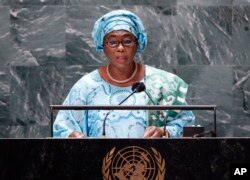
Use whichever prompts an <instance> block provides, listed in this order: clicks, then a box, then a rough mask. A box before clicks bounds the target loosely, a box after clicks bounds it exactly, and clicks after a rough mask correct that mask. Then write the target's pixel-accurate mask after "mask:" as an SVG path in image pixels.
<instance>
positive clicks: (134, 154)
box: [102, 146, 166, 180]
mask: <svg viewBox="0 0 250 180" xmlns="http://www.w3.org/2000/svg"><path fill="white" fill-rule="evenodd" d="M165 171H166V170H165V160H164V158H162V156H161V154H160V153H159V152H158V151H157V150H156V149H154V148H153V147H151V149H149V151H147V150H146V149H143V148H141V147H138V146H129V147H126V148H123V149H121V150H119V151H116V147H114V148H113V149H111V151H109V152H108V153H107V155H106V156H105V157H104V159H103V164H102V173H103V179H104V180H151V179H152V180H164V176H165Z"/></svg>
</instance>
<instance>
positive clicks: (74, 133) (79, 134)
mask: <svg viewBox="0 0 250 180" xmlns="http://www.w3.org/2000/svg"><path fill="white" fill-rule="evenodd" d="M84 137H85V136H84V134H83V133H81V132H78V131H73V132H72V133H70V135H69V138H84Z"/></svg>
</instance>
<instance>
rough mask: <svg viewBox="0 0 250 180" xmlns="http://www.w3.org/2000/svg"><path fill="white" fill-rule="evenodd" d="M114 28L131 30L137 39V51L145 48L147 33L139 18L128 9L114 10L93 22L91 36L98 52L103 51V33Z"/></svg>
mask: <svg viewBox="0 0 250 180" xmlns="http://www.w3.org/2000/svg"><path fill="white" fill-rule="evenodd" d="M115 30H126V31H129V32H131V33H132V34H133V35H134V36H135V37H136V38H137V41H138V46H137V52H142V51H143V50H144V49H145V47H146V45H147V34H146V32H145V28H144V26H143V24H142V22H141V20H140V18H139V17H138V16H137V15H135V14H134V13H132V12H130V11H126V10H115V11H111V12H109V13H107V14H105V15H103V16H102V17H100V18H99V19H98V20H97V21H96V22H95V25H94V29H93V32H92V37H93V39H94V42H95V45H96V50H97V51H98V52H102V51H103V39H104V37H105V35H106V34H107V33H110V32H111V31H115Z"/></svg>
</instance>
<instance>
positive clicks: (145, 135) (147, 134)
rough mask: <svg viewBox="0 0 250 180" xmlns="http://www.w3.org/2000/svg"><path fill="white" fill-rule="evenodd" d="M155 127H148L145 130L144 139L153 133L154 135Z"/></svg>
mask: <svg viewBox="0 0 250 180" xmlns="http://www.w3.org/2000/svg"><path fill="white" fill-rule="evenodd" d="M155 130H156V127H154V126H150V127H148V128H147V129H146V131H145V133H144V136H143V137H144V138H146V137H151V136H152V135H153V134H154V133H155Z"/></svg>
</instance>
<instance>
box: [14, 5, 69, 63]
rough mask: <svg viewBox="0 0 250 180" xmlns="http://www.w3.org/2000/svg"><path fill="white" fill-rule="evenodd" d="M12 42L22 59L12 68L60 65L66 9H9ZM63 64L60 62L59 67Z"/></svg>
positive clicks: (38, 7) (53, 7)
mask: <svg viewBox="0 0 250 180" xmlns="http://www.w3.org/2000/svg"><path fill="white" fill-rule="evenodd" d="M10 16H11V38H12V40H13V43H14V44H15V45H14V46H15V47H16V49H17V50H18V52H19V53H20V54H22V56H23V57H24V58H23V60H22V58H20V57H18V58H17V59H15V60H13V61H12V63H11V65H12V66H38V65H42V64H50V63H52V64H54V63H59V62H58V61H60V60H61V59H64V57H65V8H64V7H61V6H31V7H28V8H11V11H10ZM61 63H62V62H60V64H61Z"/></svg>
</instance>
